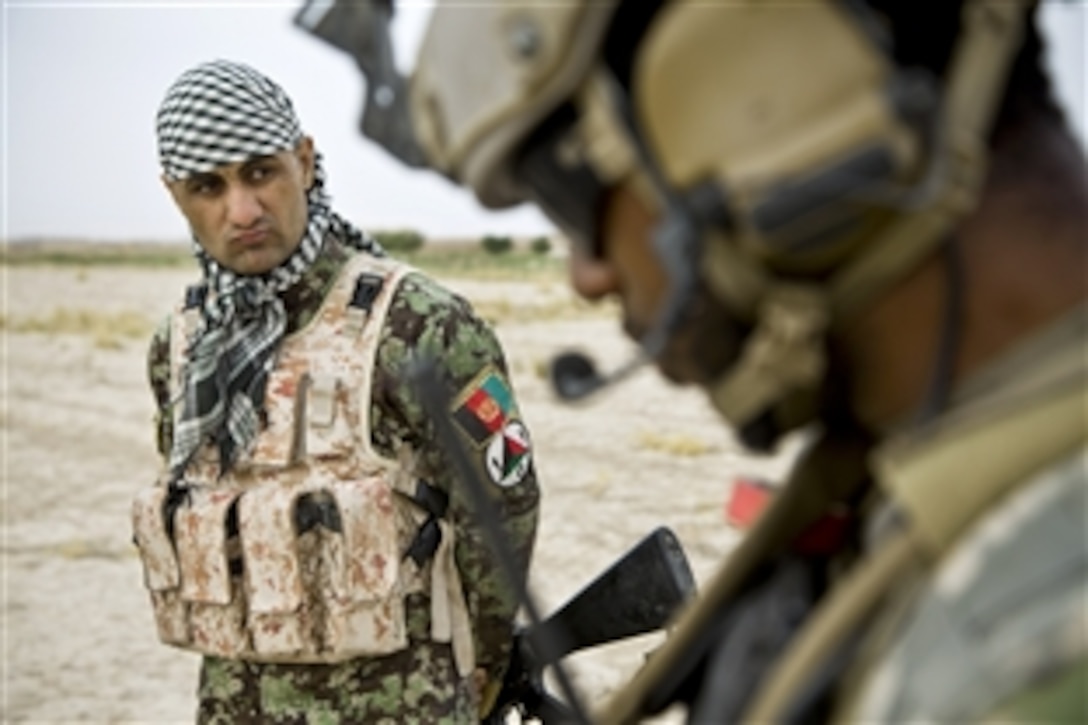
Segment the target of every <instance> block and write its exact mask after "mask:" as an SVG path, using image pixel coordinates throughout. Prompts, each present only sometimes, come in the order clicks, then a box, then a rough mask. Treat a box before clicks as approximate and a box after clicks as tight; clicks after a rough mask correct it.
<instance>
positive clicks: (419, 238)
mask: <svg viewBox="0 0 1088 725" xmlns="http://www.w3.org/2000/svg"><path fill="white" fill-rule="evenodd" d="M374 238H375V239H376V240H378V244H381V245H382V246H383V247H385V250H386V251H387V252H389V253H390V254H393V255H399V254H410V253H412V252H418V251H419V250H420V249H422V248H423V244H424V242H426V239H424V238H423V235H422V234H420V233H419V232H417V231H415V230H414V229H393V230H390V231H384V232H374Z"/></svg>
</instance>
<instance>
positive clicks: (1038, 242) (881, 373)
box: [836, 119, 1088, 431]
mask: <svg viewBox="0 0 1088 725" xmlns="http://www.w3.org/2000/svg"><path fill="white" fill-rule="evenodd" d="M1086 225H1088V182H1086V171H1085V160H1084V153H1083V151H1082V150H1081V149H1080V147H1079V145H1078V144H1077V142H1076V141H1075V140H1073V139H1072V138H1071V137H1070V135H1069V133H1068V132H1067V131H1065V129H1064V128H1062V127H1061V126H1060V125H1057V124H1055V123H1054V122H1053V121H1052V120H1048V119H1034V120H1031V121H1028V122H1025V123H1023V124H1021V125H1020V126H1018V127H1017V128H1016V129H1013V130H1010V131H1007V132H1005V133H1004V134H1002V135H1001V136H1000V137H999V138H998V141H997V145H996V146H995V152H994V155H993V158H992V160H991V166H990V172H989V174H988V177H987V182H986V184H985V188H984V190H983V193H982V196H981V200H980V203H979V205H978V207H977V209H976V210H975V211H974V213H973V214H972V215H971V216H970V217H969V218H968V219H966V220H965V222H964V224H963V225H962V226H961V227H960V228H959V229H958V230H957V231H956V242H957V244H958V246H959V252H960V254H961V255H962V259H963V260H964V270H965V272H964V276H963V284H962V288H961V289H962V294H963V316H962V322H961V324H960V334H959V341H958V346H957V350H956V355H955V359H954V366H953V375H952V381H951V382H953V383H955V382H957V381H962V380H964V379H966V378H968V377H969V376H970V375H971V374H972V373H973V372H975V371H977V370H979V369H980V368H981V367H983V366H985V365H986V364H987V363H989V362H991V361H992V360H994V359H995V358H996V357H998V356H1000V355H1001V354H1002V353H1004V352H1005V351H1007V350H1008V349H1009V348H1011V347H1012V346H1014V345H1015V344H1016V343H1018V342H1020V341H1022V340H1024V339H1025V338H1027V337H1029V336H1030V335H1031V334H1032V333H1034V332H1036V331H1038V330H1039V329H1041V328H1043V327H1045V326H1046V325H1047V324H1048V323H1050V322H1052V321H1053V320H1055V319H1057V318H1058V317H1060V316H1061V315H1062V314H1063V313H1064V312H1066V311H1068V310H1069V309H1071V308H1073V307H1074V306H1076V305H1077V304H1079V303H1080V302H1081V301H1083V300H1084V299H1086V298H1088V273H1086V270H1088V234H1086V231H1088V228H1086ZM946 273H947V269H946V267H945V261H943V260H942V257H941V255H940V254H938V255H935V256H934V257H933V258H931V259H930V260H929V261H928V262H926V263H924V264H923V265H922V266H921V267H920V268H919V269H917V270H916V271H915V272H914V273H912V274H911V275H909V277H908V278H907V279H905V280H904V281H903V282H902V283H901V284H899V285H897V286H896V287H894V288H893V289H891V290H890V291H889V292H888V293H887V294H886V295H885V296H883V297H882V298H881V299H879V300H877V301H876V302H875V303H874V304H873V305H871V306H870V307H869V308H868V309H867V310H866V312H865V313H864V314H863V315H861V316H860V317H859V319H858V320H856V322H855V323H854V324H853V325H852V326H850V328H849V329H847V330H846V331H845V333H844V335H843V336H842V337H841V338H840V339H838V340H837V341H836V348H837V355H838V356H839V358H840V359H841V361H842V363H843V365H844V366H845V367H846V369H845V370H844V376H845V378H846V379H848V380H849V381H850V388H849V392H848V394H849V395H850V398H851V404H852V406H853V408H854V411H855V414H856V416H857V417H858V419H859V420H860V421H862V422H863V423H864V424H865V425H866V426H868V427H870V428H871V429H873V430H878V431H879V430H886V429H888V428H889V427H890V426H893V425H895V424H897V423H899V422H901V421H903V420H905V419H908V418H909V417H910V416H911V415H912V413H913V412H914V411H916V410H917V409H919V407H920V406H921V405H922V404H923V402H924V401H925V399H926V396H927V394H928V392H929V390H930V387H931V378H932V376H933V370H934V364H935V360H936V356H937V354H938V353H937V350H938V347H939V336H940V334H941V329H942V324H943V318H944V315H945V314H946V307H945V299H946V294H947V288H948V285H947V275H946Z"/></svg>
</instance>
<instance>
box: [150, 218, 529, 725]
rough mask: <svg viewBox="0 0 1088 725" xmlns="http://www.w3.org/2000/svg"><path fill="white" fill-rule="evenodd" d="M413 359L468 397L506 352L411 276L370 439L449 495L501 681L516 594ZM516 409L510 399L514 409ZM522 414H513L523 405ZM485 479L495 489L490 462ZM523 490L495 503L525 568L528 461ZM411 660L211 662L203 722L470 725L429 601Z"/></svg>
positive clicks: (418, 606) (408, 653) (318, 267)
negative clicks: (433, 419) (474, 511)
mask: <svg viewBox="0 0 1088 725" xmlns="http://www.w3.org/2000/svg"><path fill="white" fill-rule="evenodd" d="M355 253H356V252H354V251H349V250H347V249H346V248H345V247H344V246H343V245H341V244H339V243H337V242H336V241H335V240H330V241H329V242H328V243H326V245H325V249H324V250H323V251H322V253H321V256H320V257H319V258H318V259H317V261H316V262H315V263H314V265H313V266H312V267H311V268H310V269H309V270H308V271H307V272H306V274H305V275H304V277H303V278H302V280H301V281H300V282H299V283H298V284H297V285H296V286H295V287H293V288H292V289H290V290H288V292H287V293H286V294H285V301H286V302H287V308H288V328H287V331H288V333H291V332H292V331H294V330H298V329H299V328H301V327H302V326H304V325H305V324H306V323H307V322H308V321H309V320H310V319H311V318H312V317H313V315H314V314H315V312H316V311H317V309H318V308H319V306H320V304H321V302H322V300H323V299H324V296H325V295H326V294H327V292H328V290H329V289H330V288H331V286H332V284H333V282H335V280H336V279H337V276H338V273H339V272H340V270H341V269H342V268H343V266H344V263H345V262H346V261H347V259H348V257H349V255H351V254H355ZM169 351H170V343H169V326H163V327H162V328H160V329H159V330H158V331H157V333H156V334H155V336H154V337H153V339H152V342H151V346H150V351H149V356H148V365H149V368H148V370H149V378H150V384H151V388H152V391H153V393H154V396H155V399H156V402H157V404H158V409H159V415H158V448H159V451H160V453H162V454H163V455H164V456H166V455H168V453H169V451H170V445H171V420H172V416H171V414H170V410H169V394H170V393H169V391H170V360H169ZM414 354H430V355H431V356H432V357H434V358H435V359H437V360H439V361H440V363H441V364H442V365H443V370H442V371H441V372H442V377H443V378H444V380H445V381H446V382H447V383H448V384H449V387H450V389H451V390H455V391H459V390H468V389H471V388H472V386H473V385H474V384H475V383H476V382H477V381H478V379H479V375H480V373H481V371H484V370H487V369H489V368H490V369H492V370H494V371H496V372H497V374H498V375H499V376H500V377H503V376H506V366H505V361H504V359H503V354H502V350H501V348H500V346H499V343H498V341H497V340H496V339H495V337H494V335H493V333H492V332H491V331H490V330H489V328H488V327H487V326H486V324H485V323H483V322H482V321H481V320H480V319H479V318H477V317H476V316H475V315H474V313H473V312H472V310H471V308H470V306H469V305H468V303H467V302H466V301H465V300H463V299H461V298H460V297H458V296H456V295H454V294H452V293H451V292H449V291H447V290H445V289H444V288H442V287H441V286H439V285H438V284H436V283H435V282H434V281H433V280H431V279H429V278H427V277H426V276H424V275H421V274H418V273H411V274H409V275H408V276H406V277H405V278H404V280H403V281H402V282H401V284H400V286H399V288H398V289H397V290H396V293H395V296H394V297H393V300H392V304H391V307H390V309H389V314H388V317H387V318H386V323H385V327H384V329H383V330H382V334H381V337H380V342H379V346H378V350H377V359H376V364H375V370H374V378H373V384H372V389H371V420H372V421H373V423H372V429H371V440H372V443H373V445H374V448H375V451H376V452H378V453H380V454H382V455H384V456H388V457H395V455H396V450H395V446H396V445H397V443H399V442H403V443H407V444H409V445H410V446H411V448H412V449H413V450H414V451H415V453H416V455H417V456H418V457H419V464H420V474H421V477H423V478H424V479H425V480H427V481H428V482H429V483H431V484H432V485H434V486H436V487H437V488H439V489H441V490H443V491H446V492H448V493H449V496H450V503H449V509H448V513H447V517H448V518H449V519H450V521H451V522H452V523H453V526H454V530H455V541H456V548H455V552H454V556H455V559H456V562H457V565H458V569H459V571H460V575H461V579H462V585H463V587H464V591H465V596H466V599H467V604H468V608H469V613H470V616H471V618H472V625H473V641H474V645H475V650H476V653H475V654H476V661H477V666H478V667H480V668H483V669H484V670H485V671H486V672H487V674H488V677H489V679H492V680H494V679H498V678H501V676H502V672H503V669H504V667H505V664H506V661H507V659H508V655H509V642H510V633H511V626H512V620H513V617H514V614H515V611H516V608H517V602H516V599H515V596H514V594H513V593H512V592H511V591H509V590H508V588H507V587H506V586H504V584H503V582H502V580H501V578H500V577H499V576H498V574H497V572H498V571H499V568H498V565H497V564H496V562H495V560H494V557H493V555H492V553H491V551H490V549H489V547H488V546H487V545H486V543H485V542H484V541H483V539H482V536H481V533H480V532H479V531H478V530H477V529H476V528H475V526H474V522H473V520H472V518H471V514H470V509H469V504H468V500H467V499H466V492H465V490H464V488H463V486H461V485H458V484H457V482H456V476H454V475H453V474H452V470H453V469H452V465H451V464H450V463H449V462H448V461H447V460H446V458H445V456H444V454H443V452H442V451H441V450H440V448H439V446H438V445H436V444H435V440H436V437H435V433H434V430H433V427H432V425H431V423H430V421H429V420H428V419H427V418H426V416H425V415H424V411H423V410H422V408H421V406H420V403H419V401H418V400H417V398H416V395H415V393H414V391H413V389H412V388H411V386H410V384H409V382H408V381H407V380H405V378H404V376H403V375H402V371H403V370H404V369H405V367H406V365H407V364H408V362H409V361H410V356H411V355H414ZM510 402H511V404H512V403H513V401H510ZM515 410H516V406H515ZM477 463H478V464H479V466H480V473H481V476H480V478H481V479H482V480H488V475H487V471H486V470H485V464H484V461H483V459H482V457H480V458H479V460H478V461H477ZM519 475H523V476H524V477H523V478H522V479H521V480H520V482H519V483H517V485H513V486H501V487H500V486H494V487H492V489H493V491H494V492H495V493H496V496H495V497H494V499H495V501H496V502H497V504H498V506H499V510H500V514H501V516H502V520H503V524H504V529H505V530H506V532H507V534H508V539H509V541H510V544H511V546H512V547H513V549H514V554H515V558H516V560H517V561H518V562H519V563H520V564H521V566H522V567H523V569H527V567H528V563H529V559H530V556H531V552H532V546H533V542H534V537H535V531H536V521H537V507H538V500H539V490H538V487H537V483H536V476H535V471H534V469H533V467H532V463H531V459H530V462H529V464H528V469H527V470H525V469H523V470H522V471H519ZM407 610H408V613H407V616H408V635H409V641H410V645H409V648H408V649H407V650H404V651H401V652H398V653H395V654H393V655H389V656H386V657H381V658H370V659H356V660H349V661H347V662H342V663H338V664H321V665H314V664H305V665H303V664H267V663H255V662H246V661H240V660H229V659H223V658H217V657H205V658H204V660H203V663H202V667H201V675H200V690H199V700H200V703H199V711H198V721H199V722H206V723H245V722H253V723H258V722H259V723H288V722H309V723H340V722H343V723H349V722H352V723H355V722H397V723H400V722H428V723H431V722H472V721H476V720H477V719H478V717H479V716H478V714H477V701H476V694H475V692H474V690H473V688H472V687H471V684H470V683H469V682H468V681H466V680H462V679H461V678H459V676H458V675H457V671H456V668H455V666H454V662H453V656H452V651H451V647H450V645H449V644H446V643H436V642H433V641H431V640H430V638H429V637H428V633H429V632H430V603H429V594H427V593H417V594H412V595H409V597H408V601H407Z"/></svg>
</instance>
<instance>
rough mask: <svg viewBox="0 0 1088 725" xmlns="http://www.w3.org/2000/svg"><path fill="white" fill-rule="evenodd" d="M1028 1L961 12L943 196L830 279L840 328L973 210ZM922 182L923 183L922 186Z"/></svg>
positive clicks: (945, 135)
mask: <svg viewBox="0 0 1088 725" xmlns="http://www.w3.org/2000/svg"><path fill="white" fill-rule="evenodd" d="M1028 5H1029V3H1028V2H1026V1H1025V0H1019V1H1015V2H1001V3H995V2H986V0H974V1H973V2H969V3H967V4H966V5H965V6H964V25H965V30H964V39H963V40H962V41H961V42H960V43H959V45H958V46H957V47H956V51H955V55H954V57H953V59H952V65H951V70H950V72H949V74H948V78H949V80H948V84H947V87H948V91H947V92H946V93H945V94H944V99H945V107H944V108H943V109H942V117H941V121H940V126H939V129H938V143H939V144H943V145H944V146H945V147H946V150H945V151H944V152H943V153H942V152H941V150H938V153H937V154H936V158H937V160H938V161H937V166H935V167H934V168H931V169H930V174H931V175H934V176H935V177H936V178H933V179H932V181H934V182H935V183H936V184H937V185H939V188H938V189H937V190H936V192H935V193H936V194H939V195H940V196H939V198H938V199H936V200H935V202H934V203H933V204H932V205H931V206H930V207H929V208H928V209H926V210H925V211H921V212H919V213H915V214H905V215H904V216H903V218H902V220H901V221H900V222H899V223H897V224H895V225H893V226H892V227H891V228H890V229H888V230H887V231H886V232H885V233H884V234H883V235H881V237H880V238H878V239H874V240H872V241H870V242H869V243H868V244H867V245H866V246H867V249H868V250H870V251H868V252H867V253H864V254H862V255H861V256H859V257H858V258H857V259H855V260H854V261H853V262H852V263H851V264H850V265H849V266H847V267H846V268H845V269H844V270H842V271H841V272H840V273H839V274H838V275H836V277H835V278H834V279H833V280H832V283H831V289H830V293H829V294H830V297H831V301H832V318H833V324H834V325H835V326H840V325H842V324H843V322H844V321H846V320H848V319H849V318H850V317H851V315H852V314H854V313H855V312H856V311H858V310H860V309H861V308H862V307H863V306H864V305H865V303H867V302H868V301H869V300H870V299H872V297H873V295H875V294H876V293H878V292H879V291H880V290H883V289H886V288H887V287H888V286H889V285H890V284H892V283H893V282H894V281H895V280H896V279H897V278H899V277H902V276H903V275H905V274H906V273H908V272H909V271H910V270H912V269H914V267H915V266H916V265H917V264H918V263H919V262H921V261H922V260H923V259H924V258H926V257H927V256H928V255H929V254H930V253H931V252H932V250H933V248H934V247H935V246H936V245H937V244H939V243H940V241H941V240H942V239H943V238H944V236H945V234H946V233H947V232H948V231H949V229H950V228H951V226H952V224H953V223H954V222H955V221H956V220H957V219H959V218H961V217H962V216H963V215H965V214H966V213H968V212H969V211H970V210H971V209H972V208H973V207H974V204H975V202H976V200H977V197H978V192H979V189H980V187H981V184H982V182H983V180H984V178H985V167H986V144H987V137H988V136H989V133H990V130H991V127H992V124H993V121H994V116H995V115H996V111H997V106H998V104H999V102H1000V100H1001V98H1002V93H1003V91H1004V89H1005V86H1006V83H1007V79H1008V67H1009V65H1010V63H1011V62H1012V59H1013V57H1014V55H1015V53H1016V50H1017V48H1018V47H1019V44H1020V38H1021V35H1022V31H1023V26H1024V20H1025V17H1024V16H1025V12H1026V9H1027V6H1028ZM923 183H925V182H923Z"/></svg>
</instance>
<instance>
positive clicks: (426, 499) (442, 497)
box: [411, 478, 450, 518]
mask: <svg viewBox="0 0 1088 725" xmlns="http://www.w3.org/2000/svg"><path fill="white" fill-rule="evenodd" d="M411 499H412V501H414V502H415V504H416V505H417V506H419V507H420V508H421V509H423V510H424V511H426V512H427V513H429V514H430V515H431V516H437V517H438V518H442V517H443V516H445V515H446V508H447V507H448V506H449V505H450V497H449V495H448V494H447V493H446V492H445V491H443V490H442V489H439V488H435V487H434V486H432V485H431V484H429V483H427V482H426V481H424V480H423V479H422V478H420V479H417V480H416V490H415V493H414V494H412V496H411Z"/></svg>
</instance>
